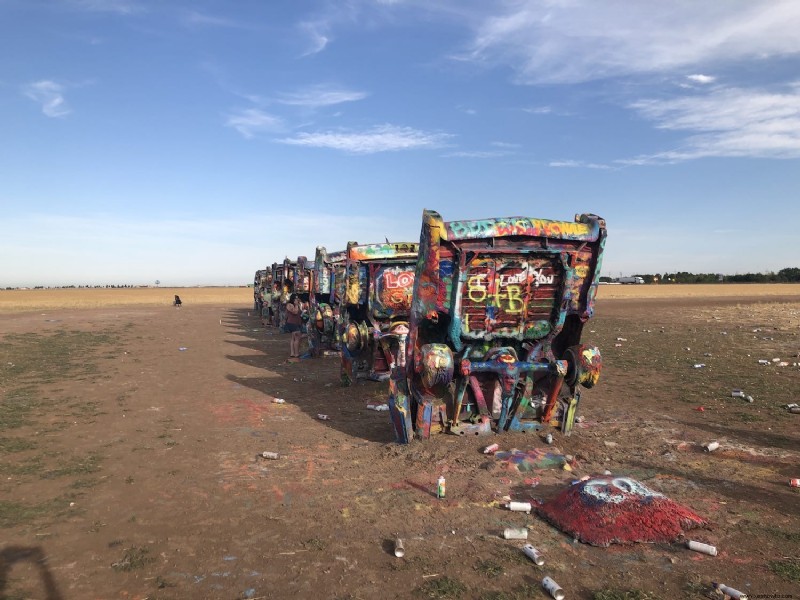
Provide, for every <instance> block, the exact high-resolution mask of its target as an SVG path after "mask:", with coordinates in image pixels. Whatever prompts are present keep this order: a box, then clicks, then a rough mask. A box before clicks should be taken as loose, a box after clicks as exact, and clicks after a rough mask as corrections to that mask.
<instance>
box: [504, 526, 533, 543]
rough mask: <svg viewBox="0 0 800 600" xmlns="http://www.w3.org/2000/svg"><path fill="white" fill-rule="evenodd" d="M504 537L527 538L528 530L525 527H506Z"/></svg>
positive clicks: (513, 538) (510, 538) (511, 538)
mask: <svg viewBox="0 0 800 600" xmlns="http://www.w3.org/2000/svg"><path fill="white" fill-rule="evenodd" d="M503 537H504V538H506V539H507V540H527V539H528V530H527V529H526V528H525V527H506V528H505V529H504V530H503Z"/></svg>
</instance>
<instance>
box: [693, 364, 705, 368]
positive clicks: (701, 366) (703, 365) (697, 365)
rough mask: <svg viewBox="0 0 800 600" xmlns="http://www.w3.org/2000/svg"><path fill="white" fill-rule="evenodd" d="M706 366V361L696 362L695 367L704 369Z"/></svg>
mask: <svg viewBox="0 0 800 600" xmlns="http://www.w3.org/2000/svg"><path fill="white" fill-rule="evenodd" d="M705 366H706V365H705V363H695V365H694V368H695V369H702V368H703V367H705Z"/></svg>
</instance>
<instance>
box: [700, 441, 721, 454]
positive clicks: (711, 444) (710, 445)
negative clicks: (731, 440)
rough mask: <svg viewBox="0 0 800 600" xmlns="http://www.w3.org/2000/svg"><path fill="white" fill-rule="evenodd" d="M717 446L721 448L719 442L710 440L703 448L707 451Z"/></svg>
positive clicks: (711, 450)
mask: <svg viewBox="0 0 800 600" xmlns="http://www.w3.org/2000/svg"><path fill="white" fill-rule="evenodd" d="M717 448H719V442H709V443H708V444H706V445H705V446H703V450H705V451H706V452H713V451H714V450H716V449H717Z"/></svg>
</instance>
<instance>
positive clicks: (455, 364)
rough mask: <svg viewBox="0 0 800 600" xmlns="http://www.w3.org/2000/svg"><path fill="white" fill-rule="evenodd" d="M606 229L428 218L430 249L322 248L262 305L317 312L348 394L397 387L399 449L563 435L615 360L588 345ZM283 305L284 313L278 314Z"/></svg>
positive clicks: (589, 218)
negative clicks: (526, 434) (433, 442)
mask: <svg viewBox="0 0 800 600" xmlns="http://www.w3.org/2000/svg"><path fill="white" fill-rule="evenodd" d="M605 239H606V225H605V221H604V220H603V219H601V218H599V217H597V216H596V215H592V214H581V215H576V216H575V219H574V221H554V220H546V219H536V218H527V217H510V218H492V219H481V220H470V221H444V220H443V219H442V217H441V216H440V215H439V214H438V213H436V212H434V211H431V210H425V211H424V212H423V216H422V232H421V235H420V239H419V242H404V243H383V244H358V243H356V242H350V243H348V244H347V247H346V249H345V250H342V251H338V252H327V250H326V249H325V248H323V247H319V248H317V250H316V256H315V259H314V261H313V262H310V261H308V260H307V259H306V258H305V257H299V258H298V259H297V260H296V261H290V260H289V259H286V260H285V261H284V262H283V263H275V264H273V265H272V267H271V268H267V269H263V270H259V271H257V272H256V278H255V286H254V287H255V292H254V293H255V303H256V308H257V309H259V310H260V309H262V308H263V302H264V298H270V296H269V294H267V295H264V291H273V292H277V293H273V294H272V298H273V299H274V298H277V297H278V296H279V295H282V296H283V299H284V301H285V299H286V297H287V295H288V294H290V293H292V292H294V293H297V294H298V296H299V297H300V298H301V299H302V300H303V301H305V302H307V303H308V307H309V308H308V333H309V339H310V347H311V350H310V352H311V354H312V356H319V355H321V354H323V353H326V352H329V351H337V350H338V351H340V352H341V378H342V383H343V384H344V385H351V384H352V383H353V382H354V381H355V380H356V379H361V378H364V379H372V380H376V381H388V406H389V411H390V415H391V422H392V426H393V428H394V433H395V436H396V439H397V441H398V442H401V443H408V442H409V441H410V440H412V439H413V438H415V437H416V438H421V439H427V438H429V437H430V436H431V435H432V434H435V433H440V432H444V433H452V434H461V435H466V434H484V433H491V432H496V433H501V432H504V431H531V430H538V429H542V428H543V427H545V426H557V427H560V428H561V431H562V432H564V433H565V434H569V433H570V432H571V430H572V426H573V424H574V420H575V416H576V410H577V408H578V405H579V403H580V398H581V390H580V387H581V386H583V387H586V388H590V387H592V386H593V385H594V384H595V383H596V382H597V379H598V377H599V374H600V368H601V364H602V360H601V356H600V352H599V350H598V349H597V348H596V347H593V346H587V345H583V344H581V334H582V332H583V328H584V325H585V324H586V322H587V321H588V320H589V319H590V318H591V317H592V314H593V312H594V301H595V295H596V292H597V285H598V278H599V275H600V267H601V261H602V255H603V248H604V245H605ZM279 305H280V303H278V304H277V305H276V304H273V306H278V308H277V310H278V311H280V308H279Z"/></svg>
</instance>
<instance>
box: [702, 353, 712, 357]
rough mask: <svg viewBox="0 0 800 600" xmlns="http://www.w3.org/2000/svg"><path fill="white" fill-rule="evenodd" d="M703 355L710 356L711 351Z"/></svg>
mask: <svg viewBox="0 0 800 600" xmlns="http://www.w3.org/2000/svg"><path fill="white" fill-rule="evenodd" d="M703 356H711V352H706V353H704V354H703Z"/></svg>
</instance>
